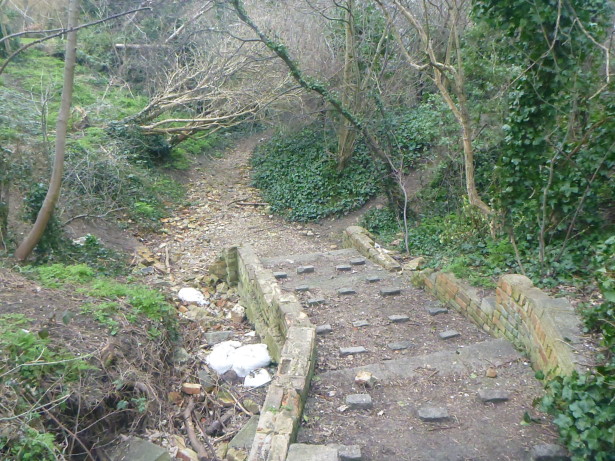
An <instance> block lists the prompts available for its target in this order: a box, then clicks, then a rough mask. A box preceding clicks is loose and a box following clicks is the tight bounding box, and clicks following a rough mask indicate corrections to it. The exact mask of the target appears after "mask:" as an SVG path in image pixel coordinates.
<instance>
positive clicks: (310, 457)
mask: <svg viewBox="0 0 615 461" xmlns="http://www.w3.org/2000/svg"><path fill="white" fill-rule="evenodd" d="M286 461H338V455H337V449H336V448H333V447H328V446H326V445H308V444H306V443H293V444H292V445H291V446H290V448H289V449H288V455H287V456H286Z"/></svg>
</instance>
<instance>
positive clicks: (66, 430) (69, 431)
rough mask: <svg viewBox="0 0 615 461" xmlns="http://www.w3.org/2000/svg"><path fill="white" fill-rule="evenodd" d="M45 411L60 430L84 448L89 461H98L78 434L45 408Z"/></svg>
mask: <svg viewBox="0 0 615 461" xmlns="http://www.w3.org/2000/svg"><path fill="white" fill-rule="evenodd" d="M43 411H44V412H45V414H46V415H47V416H48V417H50V418H51V419H53V421H54V422H55V423H56V424H57V425H58V426H60V428H61V429H62V430H63V431H65V432H66V433H67V434H68V435H70V436H71V437H72V438H73V440H75V441H76V442H77V443H78V444H79V445H81V448H83V449H84V450H85V452H86V454H87V456H88V458H89V459H91V460H92V461H96V458H94V455H93V454H92V452H91V451H90V450H89V449H88V447H86V446H85V444H84V443H83V442H82V441H81V439H80V438H79V437H77V434H75V433H74V432H73V431H71V430H70V429H69V428H67V427H66V426H65V425H64V424H62V423H61V422H60V421H59V420H58V418H56V417H55V416H54V415H53V414H52V413H51V412H50V411H48V410H47V409H46V408H43Z"/></svg>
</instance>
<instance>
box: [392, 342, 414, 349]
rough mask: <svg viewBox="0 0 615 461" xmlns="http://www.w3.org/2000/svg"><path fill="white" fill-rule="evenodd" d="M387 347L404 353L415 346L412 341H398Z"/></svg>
mask: <svg viewBox="0 0 615 461" xmlns="http://www.w3.org/2000/svg"><path fill="white" fill-rule="evenodd" d="M387 347H388V348H389V349H391V350H392V351H403V350H405V349H410V348H411V347H414V344H413V343H411V342H410V341H398V342H395V343H388V344H387Z"/></svg>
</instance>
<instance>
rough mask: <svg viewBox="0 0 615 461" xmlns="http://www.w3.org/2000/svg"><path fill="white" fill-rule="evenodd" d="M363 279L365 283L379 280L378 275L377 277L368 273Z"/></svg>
mask: <svg viewBox="0 0 615 461" xmlns="http://www.w3.org/2000/svg"><path fill="white" fill-rule="evenodd" d="M365 280H366V281H367V283H376V282H380V277H378V276H377V275H370V276H369V277H367V278H366V279H365Z"/></svg>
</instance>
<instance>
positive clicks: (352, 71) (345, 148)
mask: <svg viewBox="0 0 615 461" xmlns="http://www.w3.org/2000/svg"><path fill="white" fill-rule="evenodd" d="M345 8H346V11H345V15H344V16H345V17H344V21H345V35H346V42H345V45H344V46H345V48H346V49H345V50H344V51H345V53H344V74H343V82H342V104H343V105H344V106H346V107H348V108H349V109H350V110H351V111H352V112H354V113H357V108H358V105H359V66H358V63H357V56H356V40H355V29H354V12H353V8H354V4H353V0H347V2H346V7H345ZM356 138H357V132H356V131H355V130H354V127H353V126H352V124H351V123H350V122H349V121H348V120H346V119H345V118H343V117H340V121H339V127H338V130H337V141H338V142H337V155H338V169H339V170H342V169H343V168H344V167H345V166H346V163H347V162H348V160H349V159H350V157H352V153H353V151H354V145H355V141H356Z"/></svg>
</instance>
